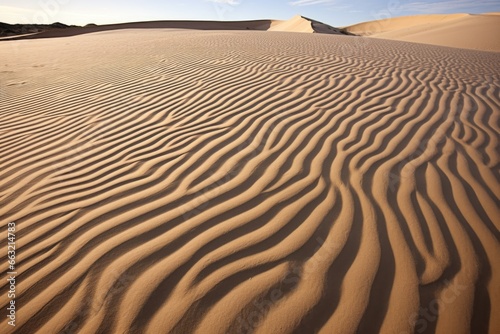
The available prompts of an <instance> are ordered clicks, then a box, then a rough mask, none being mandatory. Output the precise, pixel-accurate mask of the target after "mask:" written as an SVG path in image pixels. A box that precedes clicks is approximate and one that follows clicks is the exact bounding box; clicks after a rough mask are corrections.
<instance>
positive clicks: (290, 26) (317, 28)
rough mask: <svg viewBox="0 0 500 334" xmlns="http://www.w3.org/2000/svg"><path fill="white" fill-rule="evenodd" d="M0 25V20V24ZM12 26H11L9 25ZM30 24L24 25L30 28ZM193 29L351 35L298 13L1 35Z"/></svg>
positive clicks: (37, 36) (53, 34)
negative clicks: (287, 16) (281, 16)
mask: <svg viewBox="0 0 500 334" xmlns="http://www.w3.org/2000/svg"><path fill="white" fill-rule="evenodd" d="M0 25H1V23H0ZM8 26H9V25H8ZM29 27H30V26H26V27H23V29H18V30H26V31H29ZM48 27H49V28H53V27H52V26H48ZM160 28H162V29H166V28H168V29H190V30H260V31H283V32H303V33H321V34H338V35H348V34H349V33H347V32H345V31H343V30H341V29H338V28H334V27H332V26H329V25H327V24H324V23H321V22H319V21H315V20H311V19H309V18H306V17H303V16H299V15H298V16H295V17H293V18H291V19H290V20H287V21H281V20H253V21H148V22H130V23H120V24H105V25H87V26H85V27H73V26H72V27H65V28H64V29H50V30H47V31H42V32H39V33H32V34H24V35H18V36H11V37H2V38H0V41H1V40H24V39H39V38H55V37H70V36H76V35H83V34H89V33H95V32H103V31H112V30H122V29H160Z"/></svg>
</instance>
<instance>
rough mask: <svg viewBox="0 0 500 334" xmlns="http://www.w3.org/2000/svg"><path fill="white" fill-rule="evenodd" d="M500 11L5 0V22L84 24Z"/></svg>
mask: <svg viewBox="0 0 500 334" xmlns="http://www.w3.org/2000/svg"><path fill="white" fill-rule="evenodd" d="M495 11H496V12H500V0H476V1H464V0H421V1H411V0H371V1H359V0H142V1H137V0H136V1H132V0H22V1H20V0H0V22H7V23H53V22H63V23H66V24H78V25H84V24H87V23H96V24H104V23H116V22H130V21H148V20H182V19H186V20H187V19H189V20H226V21H228V20H229V21H231V20H246V19H259V18H260V19H265V18H272V19H289V18H291V17H292V16H294V15H296V14H300V15H303V16H307V17H309V18H312V19H316V20H319V21H322V22H325V23H328V24H331V25H333V26H344V25H349V24H353V23H358V22H362V21H370V20H375V19H380V18H387V17H391V16H403V15H414V14H425V13H459V12H461V13H484V12H495Z"/></svg>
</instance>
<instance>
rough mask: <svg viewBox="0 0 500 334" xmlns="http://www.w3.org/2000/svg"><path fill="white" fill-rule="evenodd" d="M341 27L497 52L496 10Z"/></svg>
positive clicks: (499, 45) (499, 33) (499, 30)
mask: <svg viewBox="0 0 500 334" xmlns="http://www.w3.org/2000/svg"><path fill="white" fill-rule="evenodd" d="M345 30H346V31H349V32H351V33H354V34H356V35H360V36H370V37H375V38H384V39H391V40H398V41H406V42H415V43H425V44H432V45H441V46H449V47H455V48H466V49H474V50H481V51H495V52H500V38H498V36H500V15H498V13H486V14H480V15H471V14H449V15H417V16H403V17H394V18H389V19H384V20H378V21H370V22H364V23H359V24H355V25H352V26H349V27H346V28H345Z"/></svg>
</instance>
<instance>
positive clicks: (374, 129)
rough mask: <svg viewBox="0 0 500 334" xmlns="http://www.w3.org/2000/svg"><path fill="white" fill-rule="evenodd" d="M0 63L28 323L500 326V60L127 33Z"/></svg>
mask: <svg viewBox="0 0 500 334" xmlns="http://www.w3.org/2000/svg"><path fill="white" fill-rule="evenodd" d="M0 59H1V61H0V66H1V67H0V71H1V78H2V79H1V87H0V88H1V91H0V105H1V113H2V116H1V121H0V149H1V152H2V154H1V155H0V180H1V181H0V216H1V220H0V221H1V225H2V231H6V225H7V223H8V222H11V221H15V222H16V223H17V228H18V230H17V265H18V272H19V276H18V277H19V281H18V283H17V287H16V289H17V291H16V292H17V293H16V295H17V297H16V303H17V305H18V309H17V320H16V321H17V326H16V327H15V329H16V333H202V334H210V333H315V332H319V333H328V334H331V333H354V332H358V333H413V332H415V331H417V332H418V333H434V332H437V333H465V332H474V333H480V332H489V333H498V332H499V331H500V318H499V317H498V314H500V289H499V287H500V272H499V270H500V263H499V261H498V259H499V258H500V243H499V236H500V235H499V227H500V225H499V220H498V217H499V216H500V212H499V207H498V203H499V196H500V187H499V178H498V168H499V155H498V152H499V151H498V149H499V132H500V129H499V124H500V123H499V116H500V107H499V105H500V99H499V96H500V66H499V65H500V54H497V53H489V52H479V51H471V50H464V49H451V48H443V47H438V46H430V45H421V44H415V43H404V42H397V41H389V40H383V39H368V38H358V37H348V36H334V35H320V34H295V33H281V32H275V33H269V34H267V33H266V34H263V33H261V32H252V31H249V32H242V31H192V30H190V31H188V30H178V31H172V30H165V29H147V30H144V29H137V30H134V29H132V30H116V31H105V32H97V33H92V34H86V35H81V36H74V37H71V38H58V39H38V40H26V41H7V42H2V43H0ZM4 235H5V234H4ZM0 244H1V246H2V249H4V250H5V249H6V240H5V238H2V239H1V240H0ZM1 269H2V271H3V272H5V271H6V262H5V261H3V262H2V263H1ZM0 286H1V291H0V308H1V309H2V310H5V309H6V306H7V303H8V301H7V298H6V295H7V294H6V291H7V289H8V286H7V282H6V281H5V280H3V281H2V283H1V284H0ZM1 319H2V320H1V323H0V326H1V328H2V332H4V333H11V332H14V330H13V328H12V327H9V326H7V325H6V318H5V316H4V315H2V318H1Z"/></svg>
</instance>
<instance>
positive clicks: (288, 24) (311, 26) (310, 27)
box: [268, 15, 345, 35]
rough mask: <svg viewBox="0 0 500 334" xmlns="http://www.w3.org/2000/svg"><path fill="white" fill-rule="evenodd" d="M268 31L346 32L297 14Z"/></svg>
mask: <svg viewBox="0 0 500 334" xmlns="http://www.w3.org/2000/svg"><path fill="white" fill-rule="evenodd" d="M268 31H284V32H302V33H323V34H340V35H342V34H345V32H342V30H341V29H339V28H334V27H332V26H329V25H327V24H324V23H322V22H319V21H315V20H312V19H309V18H307V17H304V16H301V15H296V16H294V17H293V18H291V19H290V20H288V21H282V22H279V23H277V24H275V25H273V26H272V27H270V28H269V29H268Z"/></svg>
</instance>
